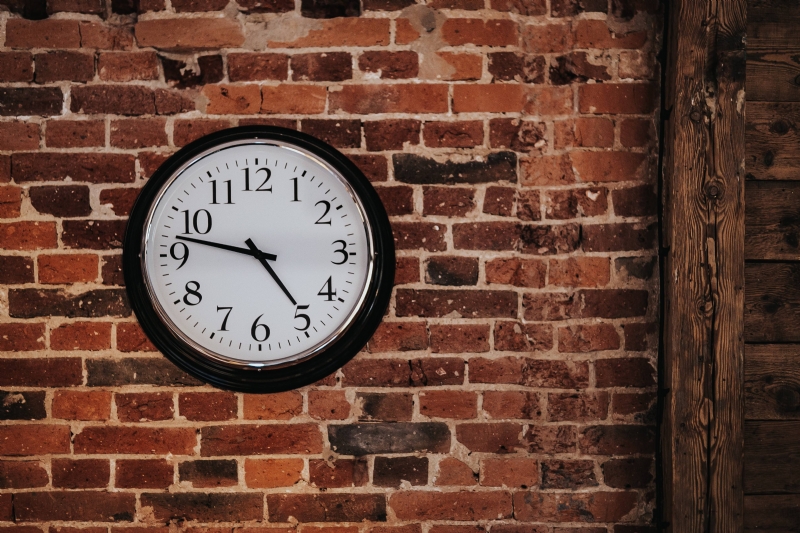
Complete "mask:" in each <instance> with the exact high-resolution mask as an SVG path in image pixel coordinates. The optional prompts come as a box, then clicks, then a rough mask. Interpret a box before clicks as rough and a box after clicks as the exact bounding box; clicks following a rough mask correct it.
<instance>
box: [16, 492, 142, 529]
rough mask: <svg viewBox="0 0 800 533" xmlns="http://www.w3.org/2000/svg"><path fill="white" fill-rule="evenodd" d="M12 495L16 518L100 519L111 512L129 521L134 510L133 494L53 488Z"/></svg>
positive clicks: (35, 520) (98, 520)
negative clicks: (51, 490) (49, 490)
mask: <svg viewBox="0 0 800 533" xmlns="http://www.w3.org/2000/svg"><path fill="white" fill-rule="evenodd" d="M14 496H15V497H14V510H15V518H16V520H18V521H20V522H50V521H76V522H100V521H108V520H112V519H113V518H112V517H114V516H118V517H119V519H121V520H125V521H132V520H133V517H134V514H135V513H136V495H135V494H122V493H109V492H97V491H91V492H84V491H53V492H25V493H20V494H15V495H14Z"/></svg>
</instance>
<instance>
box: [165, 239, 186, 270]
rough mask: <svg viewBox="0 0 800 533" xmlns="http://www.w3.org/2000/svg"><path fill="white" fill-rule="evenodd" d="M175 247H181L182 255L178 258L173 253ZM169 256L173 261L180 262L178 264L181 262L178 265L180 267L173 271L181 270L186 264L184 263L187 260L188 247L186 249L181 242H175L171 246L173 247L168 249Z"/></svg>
mask: <svg viewBox="0 0 800 533" xmlns="http://www.w3.org/2000/svg"><path fill="white" fill-rule="evenodd" d="M177 246H182V247H183V253H182V254H181V255H180V256H178V255H177V254H176V253H175V248H176V247H177ZM169 255H170V256H171V257H172V258H173V259H175V260H176V261H180V262H181V264H180V265H178V268H176V269H175V270H179V269H180V268H181V267H182V266H183V265H185V264H186V261H187V260H188V259H189V247H188V246H186V245H185V244H183V243H182V242H176V243H175V244H173V245H172V246H171V247H170V249H169Z"/></svg>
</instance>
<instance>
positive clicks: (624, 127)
mask: <svg viewBox="0 0 800 533" xmlns="http://www.w3.org/2000/svg"><path fill="white" fill-rule="evenodd" d="M652 140H653V123H652V121H651V120H642V119H633V118H631V119H625V120H623V121H622V122H620V126H619V142H620V143H622V146H625V147H626V148H631V147H640V146H648V145H649V144H650V143H651V142H652Z"/></svg>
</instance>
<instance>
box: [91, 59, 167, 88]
mask: <svg viewBox="0 0 800 533" xmlns="http://www.w3.org/2000/svg"><path fill="white" fill-rule="evenodd" d="M97 73H98V74H99V75H100V79H101V80H104V81H121V82H125V81H132V80H155V79H158V57H157V56H156V54H155V53H154V52H112V53H103V54H100V55H99V57H98V60H97Z"/></svg>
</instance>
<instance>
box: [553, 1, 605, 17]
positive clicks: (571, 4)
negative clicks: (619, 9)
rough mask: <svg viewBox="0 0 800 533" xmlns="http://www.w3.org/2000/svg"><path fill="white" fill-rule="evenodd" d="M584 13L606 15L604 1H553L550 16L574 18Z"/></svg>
mask: <svg viewBox="0 0 800 533" xmlns="http://www.w3.org/2000/svg"><path fill="white" fill-rule="evenodd" d="M584 12H594V13H607V12H608V3H607V2H606V1H605V0H553V2H552V3H551V5H550V14H551V15H552V16H554V17H574V16H575V15H580V14H581V13H584Z"/></svg>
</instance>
